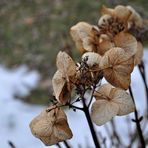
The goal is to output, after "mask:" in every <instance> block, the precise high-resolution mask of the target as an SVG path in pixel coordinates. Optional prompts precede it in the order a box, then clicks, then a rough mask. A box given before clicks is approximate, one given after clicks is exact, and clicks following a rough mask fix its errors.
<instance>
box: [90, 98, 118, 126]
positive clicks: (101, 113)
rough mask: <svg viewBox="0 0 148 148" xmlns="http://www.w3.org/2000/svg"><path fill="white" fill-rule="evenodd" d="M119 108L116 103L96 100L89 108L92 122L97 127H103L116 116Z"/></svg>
mask: <svg viewBox="0 0 148 148" xmlns="http://www.w3.org/2000/svg"><path fill="white" fill-rule="evenodd" d="M118 110H119V107H118V105H117V104H116V103H112V102H111V101H107V100H97V101H95V102H94V103H93V105H92V107H91V118H92V121H93V122H94V123H95V124H97V125H99V126H100V125H103V124H105V123H106V122H108V121H110V120H111V119H112V118H113V117H114V116H116V115H117V113H118Z"/></svg>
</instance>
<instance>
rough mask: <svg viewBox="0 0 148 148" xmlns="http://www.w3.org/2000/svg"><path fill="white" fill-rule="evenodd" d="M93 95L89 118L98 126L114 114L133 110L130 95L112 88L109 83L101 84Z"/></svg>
mask: <svg viewBox="0 0 148 148" xmlns="http://www.w3.org/2000/svg"><path fill="white" fill-rule="evenodd" d="M94 96H95V98H96V101H95V102H94V103H93V104H92V108H91V118H92V120H93V122H94V123H95V124H97V125H99V126H100V125H103V124H105V123H106V122H108V121H110V120H111V119H112V118H113V117H114V116H116V115H118V116H122V115H127V114H129V113H131V112H133V111H134V110H135V106H134V103H133V100H132V98H131V96H130V95H129V94H128V93H127V92H126V91H124V90H122V89H120V88H114V87H112V86H111V85H110V84H104V85H102V86H101V87H100V88H99V90H98V91H96V93H95V94H94Z"/></svg>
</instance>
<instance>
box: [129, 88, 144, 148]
mask: <svg viewBox="0 0 148 148" xmlns="http://www.w3.org/2000/svg"><path fill="white" fill-rule="evenodd" d="M129 92H130V95H131V97H132V99H133V102H134V104H135V100H134V96H133V93H132V89H131V86H130V87H129ZM134 115H135V120H134V121H135V123H136V126H137V131H138V135H139V138H140V142H141V147H142V148H145V140H144V137H143V133H142V129H141V125H140V120H139V118H138V111H137V109H136V104H135V112H134Z"/></svg>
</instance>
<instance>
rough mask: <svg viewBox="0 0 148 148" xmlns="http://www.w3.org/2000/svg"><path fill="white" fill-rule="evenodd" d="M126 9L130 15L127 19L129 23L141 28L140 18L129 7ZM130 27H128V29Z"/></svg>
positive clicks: (141, 21)
mask: <svg viewBox="0 0 148 148" xmlns="http://www.w3.org/2000/svg"><path fill="white" fill-rule="evenodd" d="M127 9H129V11H131V15H130V17H129V19H128V21H129V23H131V24H133V25H135V26H136V27H142V25H143V20H142V18H141V16H140V15H139V14H138V13H137V12H136V11H135V9H134V8H133V7H131V6H127ZM130 27H131V26H129V28H130Z"/></svg>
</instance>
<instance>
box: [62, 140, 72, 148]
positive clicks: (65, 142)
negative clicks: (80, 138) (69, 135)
mask: <svg viewBox="0 0 148 148" xmlns="http://www.w3.org/2000/svg"><path fill="white" fill-rule="evenodd" d="M63 143H64V145H65V147H66V148H71V147H70V145H69V143H68V142H67V141H63Z"/></svg>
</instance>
